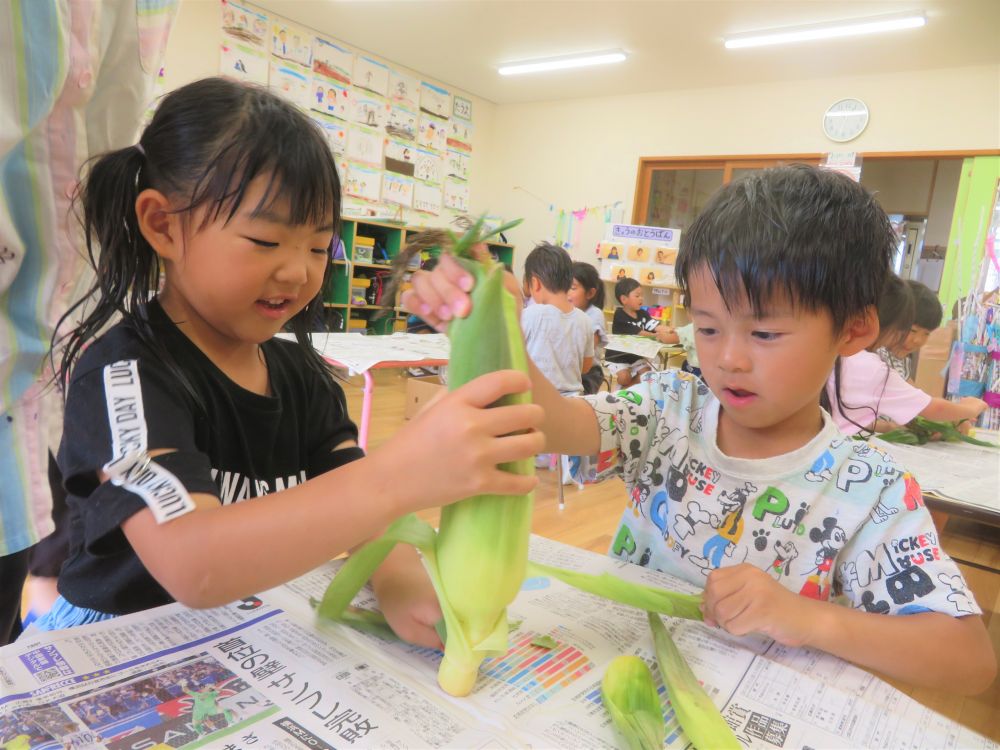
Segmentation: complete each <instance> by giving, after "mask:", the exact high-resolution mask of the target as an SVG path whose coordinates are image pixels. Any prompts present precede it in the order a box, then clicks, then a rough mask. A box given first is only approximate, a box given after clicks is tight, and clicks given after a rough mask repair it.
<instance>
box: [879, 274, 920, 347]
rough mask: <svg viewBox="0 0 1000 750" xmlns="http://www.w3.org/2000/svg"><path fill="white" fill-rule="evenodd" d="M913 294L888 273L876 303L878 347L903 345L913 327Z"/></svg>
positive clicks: (893, 275) (905, 285) (906, 286)
mask: <svg viewBox="0 0 1000 750" xmlns="http://www.w3.org/2000/svg"><path fill="white" fill-rule="evenodd" d="M913 310H914V303H913V292H911V291H910V287H909V285H908V284H907V283H906V282H904V281H903V280H902V279H901V278H899V277H898V276H897V275H896V274H894V273H890V274H889V276H888V278H887V279H886V280H885V286H884V287H883V288H882V296H881V297H880V298H879V301H878V340H877V343H878V345H879V346H884V347H887V348H889V349H893V348H895V347H897V346H899V345H900V344H901V343H903V340H904V339H905V338H906V336H907V334H909V332H910V328H911V327H912V326H913Z"/></svg>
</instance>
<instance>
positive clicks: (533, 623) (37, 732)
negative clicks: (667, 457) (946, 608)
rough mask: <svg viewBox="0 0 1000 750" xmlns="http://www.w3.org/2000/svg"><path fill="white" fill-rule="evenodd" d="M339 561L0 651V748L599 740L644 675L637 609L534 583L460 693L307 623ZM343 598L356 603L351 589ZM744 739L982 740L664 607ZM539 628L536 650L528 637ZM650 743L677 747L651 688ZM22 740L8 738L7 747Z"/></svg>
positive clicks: (683, 647) (835, 667) (416, 667)
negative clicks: (615, 707) (608, 684)
mask: <svg viewBox="0 0 1000 750" xmlns="http://www.w3.org/2000/svg"><path fill="white" fill-rule="evenodd" d="M530 557H531V559H532V560H534V561H536V562H540V563H543V564H546V565H554V566H557V567H562V568H569V569H574V570H584V571H587V572H592V573H600V572H604V571H607V572H610V573H613V574H615V575H618V576H621V577H623V578H626V579H629V580H633V581H636V582H641V583H647V584H654V585H661V586H669V587H671V588H675V589H677V590H691V589H690V587H689V586H686V585H685V584H683V583H682V582H680V581H678V580H676V579H673V578H670V577H668V576H666V575H663V574H661V573H657V572H655V571H651V570H647V569H644V568H640V567H637V566H633V565H627V564H625V563H622V562H620V561H618V560H616V559H614V558H610V557H605V556H602V555H597V554H594V553H589V552H585V551H582V550H579V549H576V548H573V547H569V546H566V545H562V544H559V543H556V542H553V541H550V540H546V539H542V538H540V537H533V538H532V544H531V552H530ZM337 565H338V564H337V563H330V564H328V565H325V566H323V567H321V568H319V569H317V570H315V571H313V572H311V573H309V574H307V575H305V576H303V577H302V578H299V579H297V580H295V581H293V582H291V583H290V584H287V585H285V586H281V587H279V588H276V589H273V590H271V591H268V592H265V593H263V594H261V595H260V597H259V598H252V599H248V600H245V601H243V602H236V603H234V604H231V605H229V606H226V607H221V608H218V609H212V610H200V611H195V610H189V609H186V608H184V607H182V606H180V605H177V604H173V605H168V606H166V607H161V608H158V609H155V610H151V611H149V612H143V613H139V614H135V615H129V616H127V617H122V618H119V619H117V620H112V621H109V622H105V623H98V624H95V625H88V626H84V627H81V628H76V629H72V630H67V631H62V632H57V633H48V634H38V633H35V634H30V633H29V634H28V635H26V636H24V637H23V638H22V639H21V640H20V641H18V642H17V643H14V644H12V645H10V646H7V647H5V648H3V649H0V746H2V745H3V744H4V743H6V744H7V746H8V747H25V748H32V749H37V748H63V747H69V748H76V749H87V748H111V749H112V750H126V749H127V750H140V749H146V748H157V750H164V749H165V748H196V747H204V748H219V749H220V750H221V749H224V750H262V749H263V748H278V749H287V750H298V749H300V748H319V749H320V750H322V749H323V748H333V747H337V748H345V747H365V748H369V747H371V748H426V747H441V748H447V747H455V748H486V747H489V748H515V747H518V748H522V747H530V748H551V747H574V748H578V747H579V748H613V747H616V746H617V743H618V741H619V739H618V737H617V736H616V734H615V732H614V730H613V728H612V726H611V722H610V719H609V718H608V715H607V712H606V711H605V710H604V708H603V706H602V705H601V698H600V682H601V678H602V677H603V675H604V671H605V669H606V667H607V665H608V664H609V663H610V662H611V660H612V659H613V658H614V657H616V656H618V655H620V654H632V655H636V656H639V657H640V658H642V659H643V660H645V661H646V662H647V663H648V664H649V665H650V668H651V670H652V671H653V675H654V679H655V681H656V684H657V687H658V689H659V690H660V692H661V696H662V681H661V680H660V677H659V672H658V667H657V665H656V659H655V657H654V653H653V643H652V638H651V636H650V631H649V626H648V624H647V621H646V614H645V613H644V612H641V611H639V610H635V609H631V608H629V607H627V606H624V605H619V604H615V603H613V602H608V601H607V600H604V599H600V598H598V597H596V596H593V595H591V594H587V593H584V592H581V591H578V590H576V589H573V588H570V587H568V586H566V585H564V584H562V583H561V582H559V581H557V580H554V579H549V578H545V577H533V578H528V579H527V580H526V581H525V584H524V587H523V589H522V591H521V593H520V594H519V596H518V598H517V599H516V600H515V601H514V604H513V605H512V606H511V608H510V620H511V622H512V623H515V625H514V629H513V630H512V632H511V638H510V649H509V651H508V652H507V653H506V654H505V655H504V656H501V657H496V658H494V659H490V660H488V661H487V662H486V663H485V664H484V665H483V667H482V669H481V671H480V676H479V679H478V681H477V683H476V686H475V689H474V691H473V693H472V695H470V696H469V697H467V698H453V697H451V696H449V695H447V694H445V693H444V692H443V691H442V690H440V688H438V686H437V681H436V678H435V675H436V673H437V667H438V661H439V660H440V658H441V656H440V653H439V652H436V651H431V650H428V649H421V648H416V647H412V646H408V645H406V644H403V643H400V642H387V641H383V640H380V639H379V638H377V637H376V636H372V635H367V634H363V633H360V632H357V631H354V630H351V629H349V628H346V627H343V626H339V625H333V624H323V623H319V622H317V620H316V617H315V614H314V612H313V610H312V607H311V605H310V602H309V600H310V598H319V597H320V596H322V594H323V591H324V590H325V589H326V586H327V584H328V583H329V581H330V578H331V577H332V575H333V573H334V571H335V570H336V569H337ZM355 604H356V605H357V606H362V607H371V606H372V605H373V604H374V602H373V600H372V597H371V593H370V591H368V590H363V591H362V592H361V594H359V597H358V598H357V599H356V600H355ZM664 623H665V624H666V625H667V627H668V628H670V629H671V631H672V635H673V638H674V640H675V641H676V643H677V645H678V647H679V649H680V651H681V653H682V654H683V655H684V657H685V658H686V659H687V661H688V663H689V664H690V666H691V668H692V670H693V671H694V673H695V675H696V676H697V677H698V679H699V680H701V681H702V683H703V684H704V687H705V689H706V692H707V693H708V695H709V696H710V697H711V699H712V700H713V701H714V702H715V704H716V705H717V706H718V707H719V708H720V710H721V711H722V714H723V717H724V718H725V719H726V721H727V722H728V723H729V724H730V726H731V727H732V728H733V730H734V732H735V733H736V735H737V738H738V739H739V740H740V741H741V742H742V744H744V745H745V746H747V747H759V748H805V747H873V748H903V747H906V748H946V747H961V748H993V747H996V745H995V744H994V743H991V742H990V741H988V740H987V739H985V738H983V737H981V736H979V735H976V734H975V733H973V732H971V731H969V730H967V729H964V728H963V727H961V726H959V725H957V724H956V723H954V722H952V721H950V720H948V719H946V718H944V717H943V716H940V715H938V714H936V713H934V712H932V711H930V710H928V709H926V708H924V707H922V706H921V705H920V704H918V703H916V702H915V701H913V700H911V699H910V698H909V697H907V696H906V695H904V694H902V693H901V692H899V691H897V690H895V689H894V688H892V687H890V686H889V685H887V684H886V683H884V682H882V681H880V680H879V679H877V678H876V677H873V676H871V675H869V674H868V673H866V672H863V671H862V670H860V669H857V668H855V667H853V666H850V665H849V664H847V663H845V662H843V661H841V660H839V659H836V658H834V657H831V656H827V655H823V654H820V653H818V652H814V651H809V650H804V649H789V648H784V647H781V646H778V645H777V644H775V643H774V642H772V641H769V640H766V639H763V638H758V637H749V638H733V637H729V636H726V635H725V634H720V632H719V631H717V630H713V629H711V628H708V627H706V626H704V625H703V624H702V623H699V622H693V621H681V620H673V619H670V618H664ZM540 636H550V637H551V638H552V639H553V640H554V641H555V642H556V646H555V647H554V648H551V649H546V648H541V647H538V646H533V645H532V641H534V640H535V639H537V638H539V637H540ZM664 713H665V716H666V718H667V741H666V744H665V746H666V747H671V748H683V747H685V746H686V745H687V740H686V738H685V737H684V736H683V734H682V733H681V731H680V729H679V727H678V726H677V722H676V721H675V720H674V718H673V716H672V713H671V710H670V707H669V705H668V704H667V702H666V701H665V700H664ZM18 743H20V744H18Z"/></svg>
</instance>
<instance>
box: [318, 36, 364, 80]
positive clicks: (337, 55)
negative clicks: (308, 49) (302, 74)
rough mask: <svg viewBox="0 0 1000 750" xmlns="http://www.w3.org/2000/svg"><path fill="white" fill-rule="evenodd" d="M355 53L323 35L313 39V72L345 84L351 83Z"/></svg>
mask: <svg viewBox="0 0 1000 750" xmlns="http://www.w3.org/2000/svg"><path fill="white" fill-rule="evenodd" d="M353 72H354V53H353V52H350V51H349V50H346V49H344V48H343V47H340V46H338V45H336V44H334V43H333V42H329V41H327V40H326V39H323V38H322V37H316V38H315V39H314V40H313V73H315V74H316V75H317V76H321V77H323V78H325V79H328V80H331V81H339V82H340V83H342V84H344V85H345V86H350V84H351V74H352V73H353Z"/></svg>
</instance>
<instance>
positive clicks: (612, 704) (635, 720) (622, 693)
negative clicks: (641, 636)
mask: <svg viewBox="0 0 1000 750" xmlns="http://www.w3.org/2000/svg"><path fill="white" fill-rule="evenodd" d="M601 699H602V700H603V702H604V707H605V708H606V709H607V710H608V713H609V714H610V715H611V721H612V722H614V725H615V727H616V728H617V729H618V731H619V732H620V733H621V735H622V737H623V738H624V739H625V744H626V745H627V746H628V748H629V750H660V748H662V747H663V739H664V737H665V736H666V729H667V728H666V724H665V723H664V721H663V707H662V706H661V705H660V696H659V695H657V692H656V685H655V684H653V675H652V674H651V673H650V671H649V667H648V666H646V662H644V661H643V660H642V659H640V658H639V657H638V656H617V657H615V658H614V659H612V660H611V663H610V664H609V665H608V669H607V671H606V672H605V673H604V678H603V679H602V680H601Z"/></svg>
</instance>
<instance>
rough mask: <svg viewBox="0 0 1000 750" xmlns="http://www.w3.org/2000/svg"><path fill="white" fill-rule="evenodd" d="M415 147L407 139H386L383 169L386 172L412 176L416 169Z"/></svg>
mask: <svg viewBox="0 0 1000 750" xmlns="http://www.w3.org/2000/svg"><path fill="white" fill-rule="evenodd" d="M416 150H417V147H416V146H414V145H413V144H412V143H409V142H407V141H397V140H392V139H390V140H387V141H386V142H385V169H386V171H387V172H395V173H396V174H401V175H406V176H407V177H413V176H414V173H415V171H416V163H415V154H414V152H415V151H416Z"/></svg>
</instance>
